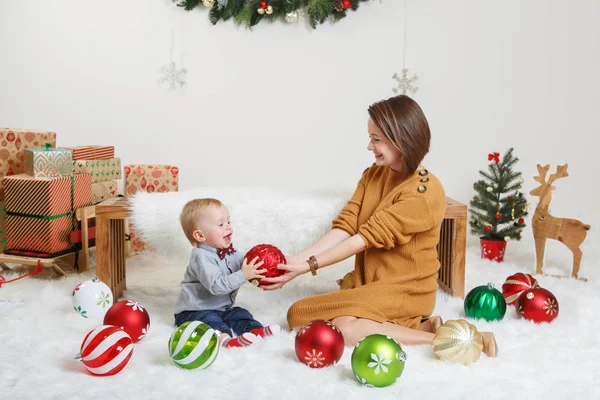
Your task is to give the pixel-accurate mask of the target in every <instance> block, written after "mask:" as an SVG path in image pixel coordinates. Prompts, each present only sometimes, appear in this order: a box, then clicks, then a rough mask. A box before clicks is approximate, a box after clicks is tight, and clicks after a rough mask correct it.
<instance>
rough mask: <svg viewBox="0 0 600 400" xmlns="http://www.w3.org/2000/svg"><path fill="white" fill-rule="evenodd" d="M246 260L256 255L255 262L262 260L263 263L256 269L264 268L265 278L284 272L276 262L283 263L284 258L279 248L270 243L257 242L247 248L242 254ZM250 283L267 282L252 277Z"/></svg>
mask: <svg viewBox="0 0 600 400" xmlns="http://www.w3.org/2000/svg"><path fill="white" fill-rule="evenodd" d="M244 257H245V258H246V260H247V261H248V262H251V261H252V260H253V259H254V257H258V260H256V263H257V264H258V263H259V262H261V261H262V262H263V265H261V266H260V267H258V269H266V270H267V271H266V272H265V273H264V277H265V278H274V277H277V276H280V275H283V274H284V272H285V271H284V270H282V269H279V268H277V265H278V264H285V263H286V259H285V256H284V255H283V253H282V252H281V250H279V249H278V248H277V247H275V246H273V245H270V244H259V245H256V246H254V247H253V248H251V249H250V250H248V252H247V253H246V255H245V256H244ZM252 284H253V285H255V286H259V285H263V284H267V285H268V283H267V282H263V280H262V279H260V280H257V279H254V280H253V281H252Z"/></svg>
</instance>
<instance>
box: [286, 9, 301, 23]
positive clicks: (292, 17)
mask: <svg viewBox="0 0 600 400" xmlns="http://www.w3.org/2000/svg"><path fill="white" fill-rule="evenodd" d="M285 21H286V22H289V23H290V24H293V23H296V22H298V11H291V12H289V13H287V14H285Z"/></svg>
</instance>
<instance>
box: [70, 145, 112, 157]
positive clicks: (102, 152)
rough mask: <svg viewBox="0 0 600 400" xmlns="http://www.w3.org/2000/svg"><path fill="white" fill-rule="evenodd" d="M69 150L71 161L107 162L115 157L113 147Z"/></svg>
mask: <svg viewBox="0 0 600 400" xmlns="http://www.w3.org/2000/svg"><path fill="white" fill-rule="evenodd" d="M65 149H68V150H71V153H72V156H73V160H107V159H109V158H114V157H115V146H74V147H65Z"/></svg>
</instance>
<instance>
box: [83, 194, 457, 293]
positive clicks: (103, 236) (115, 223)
mask: <svg viewBox="0 0 600 400" xmlns="http://www.w3.org/2000/svg"><path fill="white" fill-rule="evenodd" d="M95 211H96V212H95V215H96V275H97V276H98V278H100V280H101V281H102V282H104V283H106V284H107V285H108V287H110V289H111V290H112V292H113V297H114V298H115V299H118V298H119V297H120V296H121V295H122V293H123V290H125V287H126V275H127V274H126V265H125V260H126V258H127V256H128V254H127V247H126V241H125V237H126V233H127V231H126V229H127V224H126V222H125V219H126V218H128V217H129V212H130V204H129V202H128V201H127V200H125V199H123V198H115V199H110V200H106V201H104V202H102V203H100V204H97V205H96V210H95ZM466 243H467V206H466V205H465V204H462V203H460V202H458V201H456V200H454V199H451V198H448V205H447V207H446V214H445V216H444V221H443V223H442V228H441V234H440V242H439V244H438V259H439V260H440V271H439V278H438V283H439V285H440V287H441V288H442V289H443V290H444V291H446V292H448V293H450V295H452V296H460V297H464V295H465V249H466Z"/></svg>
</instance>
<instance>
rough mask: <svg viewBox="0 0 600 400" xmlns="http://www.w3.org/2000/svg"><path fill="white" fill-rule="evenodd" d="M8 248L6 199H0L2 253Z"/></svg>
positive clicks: (0, 244)
mask: <svg viewBox="0 0 600 400" xmlns="http://www.w3.org/2000/svg"><path fill="white" fill-rule="evenodd" d="M5 248H6V209H5V208H4V199H0V252H3V251H4V249H5Z"/></svg>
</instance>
